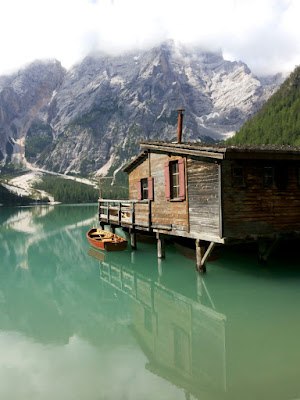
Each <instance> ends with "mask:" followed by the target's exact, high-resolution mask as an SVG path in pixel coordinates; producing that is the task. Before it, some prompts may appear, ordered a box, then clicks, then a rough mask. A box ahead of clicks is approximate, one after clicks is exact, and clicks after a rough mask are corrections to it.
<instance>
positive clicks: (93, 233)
mask: <svg viewBox="0 0 300 400" xmlns="http://www.w3.org/2000/svg"><path fill="white" fill-rule="evenodd" d="M86 237H87V238H88V241H89V242H90V244H91V245H92V246H94V247H96V248H97V249H100V250H105V251H121V250H125V249H126V247H127V240H126V239H124V238H122V237H121V236H118V235H115V234H114V233H111V232H106V231H103V230H101V229H97V228H92V229H90V230H89V231H88V232H87V234H86Z"/></svg>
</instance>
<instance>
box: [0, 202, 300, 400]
mask: <svg viewBox="0 0 300 400" xmlns="http://www.w3.org/2000/svg"><path fill="white" fill-rule="evenodd" d="M96 214H97V206H96V205H80V206H64V205H58V206H39V207H22V208H1V209H0V399H4V400H16V399H22V400H27V399H30V400H44V399H47V400H48V399H49V400H50V399H51V400H53V399H64V400H69V399H70V400H77V399H78V400H84V399H86V400H89V399H92V400H100V399H101V400H102V399H103V400H111V399H120V400H126V399H133V400H135V399H136V400H142V399H149V400H150V399H151V400H153V399H164V400H171V399H172V400H177V399H183V400H184V399H201V400H206V399H220V400H221V399H232V400H244V399H264V400H265V399H272V400H274V399H278V400H279V399H281V400H282V399H300V265H299V258H298V259H297V258H296V257H295V256H293V257H286V255H285V254H284V253H283V252H282V255H281V253H280V252H277V253H276V256H273V257H272V258H271V259H270V262H269V264H268V266H267V267H264V268H262V267H261V266H259V264H258V263H257V261H256V254H255V253H251V252H247V253H245V252H243V251H242V250H240V249H224V250H223V251H222V252H221V253H220V257H219V258H218V259H217V260H216V261H214V262H209V263H207V274H206V275H203V276H200V275H199V274H198V273H197V272H196V270H195V261H193V260H191V259H188V258H185V257H184V256H183V255H181V254H180V253H178V250H177V249H176V248H175V247H174V245H172V244H169V245H167V246H166V259H165V260H162V261H159V260H158V259H157V254H156V246H155V244H147V243H138V249H137V250H136V251H132V250H131V248H130V245H128V248H127V250H126V251H124V252H119V253H105V254H104V253H102V252H99V251H95V250H93V249H92V248H91V247H90V245H89V243H88V241H87V239H86V237H85V234H86V232H87V231H88V229H90V227H92V225H93V224H95V225H96V223H97V217H96ZM118 233H120V234H122V235H124V233H123V231H121V230H119V231H118Z"/></svg>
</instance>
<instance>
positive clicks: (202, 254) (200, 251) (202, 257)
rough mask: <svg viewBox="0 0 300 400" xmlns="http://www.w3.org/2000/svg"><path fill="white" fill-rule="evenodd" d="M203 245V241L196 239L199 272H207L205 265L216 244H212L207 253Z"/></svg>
mask: <svg viewBox="0 0 300 400" xmlns="http://www.w3.org/2000/svg"><path fill="white" fill-rule="evenodd" d="M201 244H202V243H201V240H200V239H196V267H197V270H198V271H199V272H206V266H205V263H206V261H207V259H208V257H209V256H210V255H211V253H212V251H213V249H214V247H215V245H216V243H215V242H211V243H210V245H209V246H208V248H207V250H206V251H205V247H204V246H203V245H201Z"/></svg>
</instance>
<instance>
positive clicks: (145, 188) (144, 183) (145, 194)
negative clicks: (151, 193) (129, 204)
mask: <svg viewBox="0 0 300 400" xmlns="http://www.w3.org/2000/svg"><path fill="white" fill-rule="evenodd" d="M141 186H142V200H145V199H148V179H147V178H144V179H141Z"/></svg>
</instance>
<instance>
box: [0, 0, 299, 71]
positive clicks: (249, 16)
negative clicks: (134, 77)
mask: <svg viewBox="0 0 300 400" xmlns="http://www.w3.org/2000/svg"><path fill="white" fill-rule="evenodd" d="M0 13H1V16H2V23H1V25H0V34H1V37H2V38H5V40H1V47H0V51H1V60H2V62H1V65H0V73H3V72H5V71H8V70H11V69H13V68H17V67H19V66H20V65H22V64H24V63H27V62H30V61H32V60H33V59H37V58H57V59H58V60H60V61H62V63H63V65H64V66H66V67H70V66H71V65H72V64H74V63H75V62H77V61H79V60H80V59H81V58H82V57H84V56H85V55H86V54H87V53H88V52H90V51H95V50H102V51H105V52H111V53H120V52H124V51H128V50H132V49H139V48H144V47H149V46H151V45H154V44H157V43H159V42H160V41H162V40H166V39H174V40H175V41H180V42H182V43H184V44H190V45H200V46H202V47H206V48H209V49H211V50H215V49H222V50H223V54H224V55H225V57H227V58H230V59H232V60H242V61H244V62H246V63H247V64H248V65H249V67H250V68H251V69H252V70H253V71H254V72H255V73H257V74H269V73H276V72H279V71H283V72H287V71H291V70H292V69H293V68H294V66H295V65H296V64H299V63H300V41H299V37H300V25H299V22H298V16H299V15H300V2H299V0H210V1H209V2H208V1H207V0H186V1H185V2H184V3H183V2H182V1H179V0H172V1H171V0H151V1H150V0H143V1H140V0H44V1H43V2H41V1H40V0H27V1H26V2H24V1H23V0H15V1H13V2H8V1H5V2H1V5H0Z"/></svg>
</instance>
